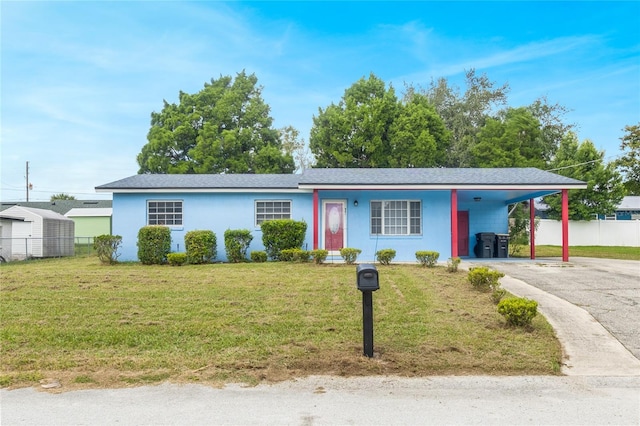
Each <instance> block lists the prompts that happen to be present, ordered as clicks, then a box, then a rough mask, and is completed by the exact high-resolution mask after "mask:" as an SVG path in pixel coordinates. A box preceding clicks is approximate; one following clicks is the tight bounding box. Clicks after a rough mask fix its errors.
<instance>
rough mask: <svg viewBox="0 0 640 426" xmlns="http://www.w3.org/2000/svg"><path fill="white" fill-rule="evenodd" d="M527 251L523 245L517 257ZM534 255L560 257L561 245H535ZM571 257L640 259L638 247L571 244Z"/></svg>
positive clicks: (525, 254)
mask: <svg viewBox="0 0 640 426" xmlns="http://www.w3.org/2000/svg"><path fill="white" fill-rule="evenodd" d="M529 253H530V251H529V246H525V247H523V248H522V249H521V250H520V252H519V254H518V256H517V257H529ZM536 257H562V247H560V246H536ZM571 257H597V258H604V259H622V260H640V247H607V246H571V247H569V258H571Z"/></svg>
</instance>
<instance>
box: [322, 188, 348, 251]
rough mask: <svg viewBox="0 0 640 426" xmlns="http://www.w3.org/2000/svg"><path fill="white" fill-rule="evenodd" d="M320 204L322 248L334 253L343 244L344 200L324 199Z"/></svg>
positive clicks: (344, 234)
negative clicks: (321, 213) (321, 208)
mask: <svg viewBox="0 0 640 426" xmlns="http://www.w3.org/2000/svg"><path fill="white" fill-rule="evenodd" d="M322 206H323V211H324V214H323V229H324V249H325V250H329V253H331V254H336V253H337V252H339V251H340V249H341V248H343V247H344V244H345V237H346V233H345V202H344V201H325V202H323V203H322Z"/></svg>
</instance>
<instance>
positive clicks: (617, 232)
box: [536, 219, 640, 247]
mask: <svg viewBox="0 0 640 426" xmlns="http://www.w3.org/2000/svg"><path fill="white" fill-rule="evenodd" d="M536 245H541V246H545V245H550V246H561V245H562V221H559V220H552V219H540V225H539V226H538V229H537V230H536ZM569 245H570V246H626V247H640V220H590V221H574V220H570V221H569Z"/></svg>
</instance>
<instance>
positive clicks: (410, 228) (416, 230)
mask: <svg viewBox="0 0 640 426" xmlns="http://www.w3.org/2000/svg"><path fill="white" fill-rule="evenodd" d="M403 203H404V206H402V205H401V204H403ZM413 203H416V204H417V210H416V209H415V208H414V209H412V207H416V206H412V204H413ZM374 204H377V206H376V207H378V206H379V207H378V208H377V210H378V209H379V212H380V216H376V217H374V216H373V211H374ZM398 204H400V206H399V205H398ZM398 207H400V209H398ZM392 211H399V212H400V216H397V215H396V216H394V215H393V214H392ZM416 211H417V213H418V215H417V216H416V215H415V214H414V213H415V212H416ZM374 221H376V222H379V223H376V224H375V225H374ZM416 222H417V223H416ZM374 227H375V228H379V231H380V232H375V231H376V230H377V229H374ZM404 227H406V229H405V231H404V232H398V228H404ZM369 232H370V234H371V235H383V236H387V235H388V236H416V235H422V201H421V200H371V202H370V203H369Z"/></svg>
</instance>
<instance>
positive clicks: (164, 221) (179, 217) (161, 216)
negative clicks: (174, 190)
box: [147, 200, 184, 227]
mask: <svg viewBox="0 0 640 426" xmlns="http://www.w3.org/2000/svg"><path fill="white" fill-rule="evenodd" d="M152 203H164V206H162V207H164V211H162V212H158V211H156V212H151V209H152ZM167 203H172V205H171V210H170V211H167V207H168V206H167ZM178 204H179V208H178V209H176V207H177V206H178ZM158 207H161V206H158V205H156V206H155V208H156V209H157V208H158ZM154 215H155V216H157V217H155V218H154V219H153V220H152V217H153V216H154ZM168 219H169V220H168ZM183 224H184V201H183V200H147V225H164V226H170V227H176V226H183Z"/></svg>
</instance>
